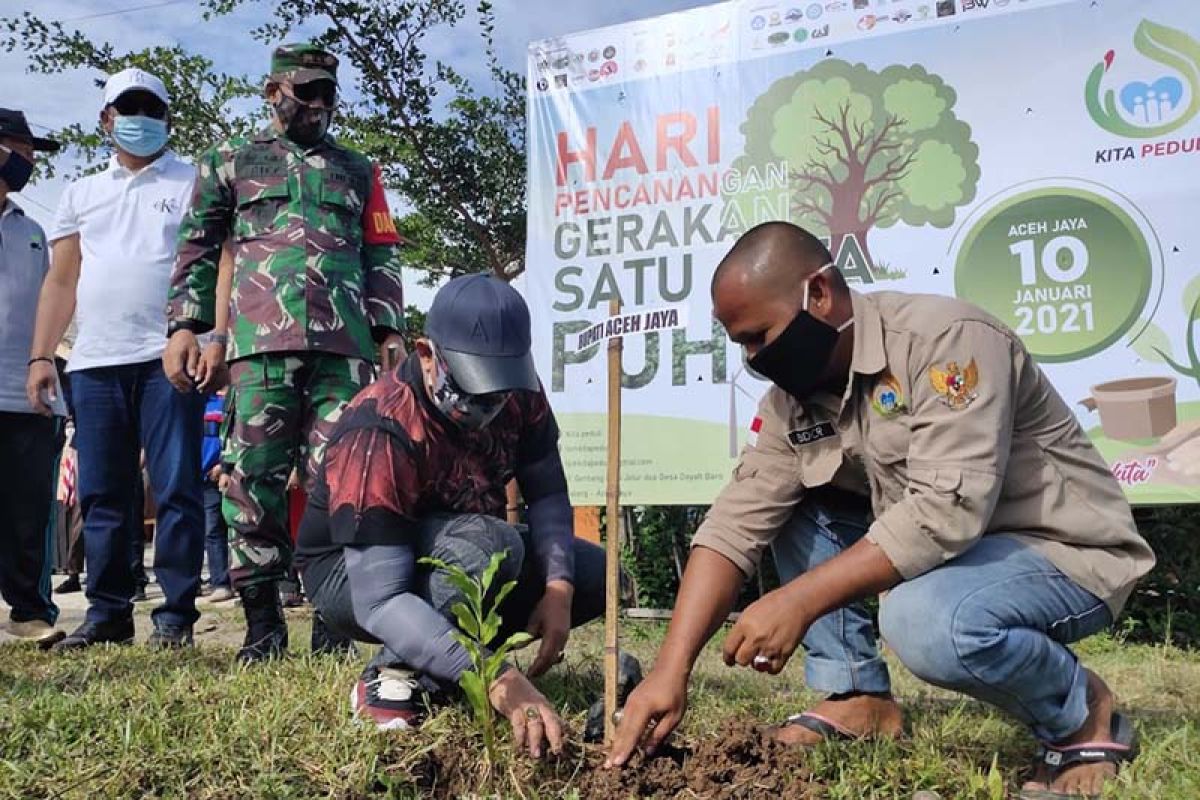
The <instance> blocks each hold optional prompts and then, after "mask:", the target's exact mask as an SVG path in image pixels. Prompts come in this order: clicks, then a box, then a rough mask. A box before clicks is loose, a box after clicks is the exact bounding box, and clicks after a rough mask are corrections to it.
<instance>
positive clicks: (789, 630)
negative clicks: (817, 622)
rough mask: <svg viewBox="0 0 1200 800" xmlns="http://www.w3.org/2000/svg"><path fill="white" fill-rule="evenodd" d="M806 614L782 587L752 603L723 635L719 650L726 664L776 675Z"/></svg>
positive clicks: (789, 654) (797, 639)
mask: <svg viewBox="0 0 1200 800" xmlns="http://www.w3.org/2000/svg"><path fill="white" fill-rule="evenodd" d="M808 626H809V621H808V615H807V614H804V613H803V612H802V610H801V608H799V607H797V603H796V602H795V599H794V598H793V597H791V596H790V594H789V593H788V587H787V586H784V587H781V588H779V589H776V590H775V591H773V592H768V593H767V594H765V595H763V596H762V597H761V598H759V599H758V600H756V601H755V602H753V603H751V604H750V606H749V607H748V608H747V609H746V610H745V611H743V612H742V616H741V618H739V619H738V621H737V623H736V624H735V625H734V626H733V629H732V630H730V631H729V635H728V636H726V637H725V644H724V645H723V646H722V648H721V651H722V653H723V655H724V657H725V663H726V665H728V666H731V667H732V666H733V665H734V664H737V665H739V666H742V667H747V666H751V665H753V667H754V668H755V669H756V670H758V671H759V672H769V673H771V674H772V675H778V674H779V673H780V672H781V671H782V670H783V667H784V665H785V664H787V662H788V659H789V658H791V657H792V653H794V652H796V647H797V646H798V645H799V644H800V640H801V639H802V638H804V633H805V632H806V631H807V630H808Z"/></svg>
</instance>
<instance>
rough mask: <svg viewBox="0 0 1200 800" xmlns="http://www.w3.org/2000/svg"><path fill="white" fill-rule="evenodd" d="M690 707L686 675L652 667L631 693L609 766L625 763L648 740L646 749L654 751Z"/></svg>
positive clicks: (608, 761)
mask: <svg viewBox="0 0 1200 800" xmlns="http://www.w3.org/2000/svg"><path fill="white" fill-rule="evenodd" d="M686 710H687V675H682V676H680V675H673V674H669V673H668V672H667V671H666V670H651V672H650V674H649V675H648V676H647V677H646V679H645V680H644V681H642V682H641V684H640V685H639V686H638V687H637V688H636V689H634V690H633V694H631V695H629V700H628V701H626V703H625V708H624V709H623V711H622V716H621V722H620V724H619V725H617V735H616V738H615V739H614V740H613V746H612V750H611V752H610V753H609V756H608V760H607V761H605V762H604V766H606V767H622V766H624V765H625V764H626V762H628V761H629V757H630V756H631V755H633V751H634V750H636V749H637V747H638V745H640V744H642V742H643V740H644V741H645V747H646V751H647V753H650V754H652V753H654V751H655V750H657V749H658V748H659V747H660V746H661V745H662V743H663V740H665V739H666V738H667V737H668V736H670V735H671V731H673V730H675V726H677V725H678V724H679V721H680V720H682V719H683V714H684V712H685V711H686Z"/></svg>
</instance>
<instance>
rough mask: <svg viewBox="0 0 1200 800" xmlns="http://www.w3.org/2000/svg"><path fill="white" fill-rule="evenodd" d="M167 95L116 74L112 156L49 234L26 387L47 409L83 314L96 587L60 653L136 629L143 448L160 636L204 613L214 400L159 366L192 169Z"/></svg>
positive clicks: (153, 84)
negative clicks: (206, 423)
mask: <svg viewBox="0 0 1200 800" xmlns="http://www.w3.org/2000/svg"><path fill="white" fill-rule="evenodd" d="M168 103H169V98H168V95H167V91H166V88H165V87H164V86H163V83H162V81H160V80H159V79H158V78H156V77H155V76H153V75H150V74H148V73H146V72H144V71H142V70H140V69H126V70H123V71H121V72H118V73H117V74H115V75H113V76H112V77H111V78H109V80H108V82H107V83H106V84H105V87H104V108H103V110H102V111H101V113H100V122H101V125H102V126H103V128H104V130H105V131H106V132H107V133H108V134H109V135H110V136H111V138H112V143H113V147H114V149H115V151H116V153H115V155H114V156H113V158H112V160H111V161H110V163H109V165H108V168H107V169H105V170H104V171H103V172H100V173H98V174H95V175H90V176H88V177H85V178H81V179H80V180H78V181H76V182H75V183H73V184H71V185H70V186H69V187H67V190H66V191H65V192H64V193H63V195H62V198H61V200H60V202H59V208H58V213H57V216H56V219H55V221H54V225H53V228H52V229H51V232H50V240H51V243H52V244H53V259H52V263H51V267H50V273H49V275H48V276H47V277H46V281H45V284H44V286H43V289H42V293H41V300H40V302H39V304H38V314H37V327H36V330H35V333H34V340H33V348H32V352H31V353H30V356H31V362H30V369H29V377H28V381H27V391H28V394H29V399H30V402H31V403H33V404H34V405H35V407H38V408H39V409H40V410H42V411H43V412H45V411H46V408H45V405H44V404H43V403H42V401H41V399H40V398H41V396H42V393H43V392H46V391H49V390H51V387H52V386H53V372H52V365H51V363H50V361H49V359H50V356H52V355H53V353H54V348H55V346H56V345H57V344H58V342H59V340H60V339H61V338H62V335H63V332H64V331H65V330H66V327H67V324H68V322H69V321H70V319H71V315H72V312H74V314H75V319H76V324H77V328H78V335H77V338H76V340H75V346H74V349H73V350H72V353H71V360H70V364H69V365H68V372H69V373H70V380H71V389H72V394H73V400H74V406H75V415H76V420H75V447H76V450H77V451H78V454H79V499H80V504H81V507H82V509H83V518H84V552H85V559H86V563H87V597H88V612H87V618H86V620H85V621H84V623H83V624H82V625H81V626H80V627H79V628H78V629H77V630H76V631H75V632H74V633H72V634H71V635H70V636H68V637H67V638H66V639H64V640H63V641H61V642H59V643H58V644H57V645H55V650H64V649H73V648H79V647H87V646H89V645H92V644H98V643H102V642H116V643H125V642H129V641H131V640H132V639H133V635H134V629H133V603H132V597H133V593H134V577H133V572H132V570H131V568H130V563H129V536H130V531H132V530H140V528H141V526H140V525H138V524H135V520H133V519H132V518H131V515H132V514H133V502H132V500H133V495H134V491H135V484H136V483H137V482H138V481H139V480H140V478H139V475H140V472H139V468H138V453H139V449H144V450H145V452H146V465H147V467H148V468H149V472H150V483H151V488H152V490H153V492H154V500H155V505H156V506H157V509H158V519H157V523H158V525H157V529H156V530H157V540H156V543H155V554H154V574H155V577H156V578H157V579H158V583H159V585H160V586H161V587H162V590H163V593H164V595H165V600H164V602H163V604H162V605H161V606H160V607H158V608H156V609H155V610H154V612H153V615H152V618H153V620H154V632H153V634H152V635H151V637H150V644H151V645H153V646H160V647H172V646H185V645H190V644H191V643H192V625H193V623H194V622H195V621H196V618H197V616H198V615H197V612H196V604H195V600H196V592H197V590H198V588H199V584H200V566H201V562H202V560H203V554H204V509H203V505H202V500H201V497H202V489H203V487H202V485H201V482H200V474H199V469H198V465H199V464H200V444H201V441H202V439H203V427H202V425H203V413H204V398H203V397H202V396H201V395H200V394H198V393H196V392H189V393H186V394H181V393H179V392H177V391H175V390H174V389H173V388H172V387H171V384H170V383H169V382H168V381H167V378H166V376H165V375H164V374H163V371H162V364H161V362H160V358H161V356H162V352H163V345H164V340H163V331H164V330H165V327H166V312H165V300H166V297H167V288H168V285H169V283H170V277H171V267H172V265H173V263H174V259H175V235H176V231H177V230H178V228H179V222H180V220H181V218H182V217H183V214H184V211H185V210H186V209H187V206H188V202H189V201H190V199H191V194H192V184H193V183H194V181H195V168H194V167H192V166H191V165H190V164H187V163H185V162H183V161H180V160H179V158H178V157H176V156H175V154H174V153H172V152H170V151H169V150H167V136H168V130H169V118H168V113H167V112H168Z"/></svg>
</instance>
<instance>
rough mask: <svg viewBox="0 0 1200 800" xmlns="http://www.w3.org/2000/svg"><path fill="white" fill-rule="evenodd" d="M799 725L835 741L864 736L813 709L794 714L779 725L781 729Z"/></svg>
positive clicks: (853, 739) (847, 740) (852, 739)
mask: <svg viewBox="0 0 1200 800" xmlns="http://www.w3.org/2000/svg"><path fill="white" fill-rule="evenodd" d="M792 725H799V726H800V727H801V728H807V729H808V730H810V731H812V732H813V733H815V734H818V735H819V736H820V737H821V738H822V739H831V740H833V741H846V742H852V741H855V740H856V739H861V738H862V737H861V736H859V735H858V734H856V733H854V732H853V731H851V730H848V729H846V728H843V727H842V726H841V725H839V724H837V723H836V722H834V721H833V720H831V719H830V718H829V717H825V716H822V715H820V714H816V713H814V712H812V711H805V712H803V713H801V714H793V715H792V716H790V717H788V718H787V719H786V720H784V722H783V724H782V725H780V726H779V728H780V729H782V728H787V727H791V726H792Z"/></svg>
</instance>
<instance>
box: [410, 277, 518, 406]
mask: <svg viewBox="0 0 1200 800" xmlns="http://www.w3.org/2000/svg"><path fill="white" fill-rule="evenodd" d="M425 333H426V335H428V336H429V338H430V339H432V340H433V343H434V344H435V345H436V346H437V352H438V355H440V356H441V357H442V359H443V360H444V361H445V362H446V366H447V367H449V368H450V374H451V375H452V376H453V377H454V382H455V383H457V384H458V385H459V386H460V387H461V388H462V390H463V391H465V392H468V393H470V394H488V393H490V392H504V391H510V390H513V389H527V390H529V391H532V392H536V391H538V390H539V389H540V388H541V384H540V383H539V382H538V376H537V370H535V369H534V367H533V355H532V354H531V353H530V352H529V347H530V334H529V307H528V306H526V305H525V300H524V299H522V297H521V295H520V294H518V293H517V290H516V289H514V288H512V287H511V286H509V285H508V284H507V283H505V282H504V281H502V280H500V279H499V278H495V277H492V276H491V275H487V274H483V275H464V276H461V277H458V278H455V279H453V280H451V281H450V282H449V283H447V284H446V285H445V286H443V287H442V288H441V289H439V290H438V293H437V294H436V295H434V298H433V305H432V306H430V308H429V314H428V315H427V316H426V318H425Z"/></svg>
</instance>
